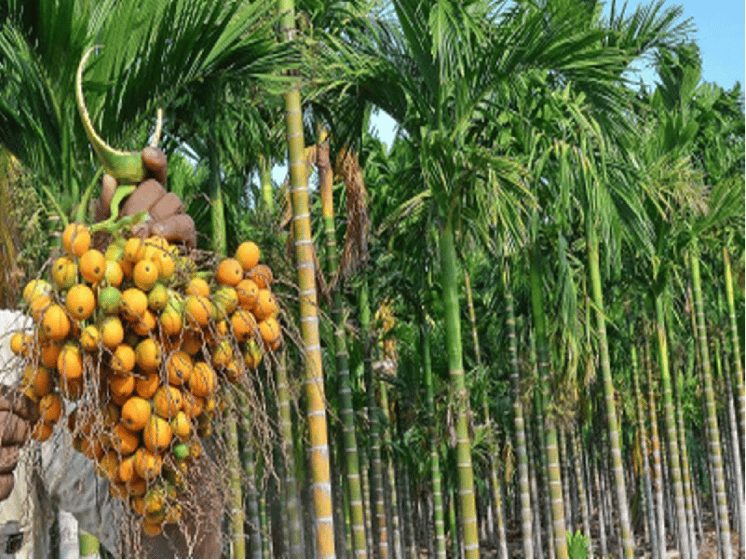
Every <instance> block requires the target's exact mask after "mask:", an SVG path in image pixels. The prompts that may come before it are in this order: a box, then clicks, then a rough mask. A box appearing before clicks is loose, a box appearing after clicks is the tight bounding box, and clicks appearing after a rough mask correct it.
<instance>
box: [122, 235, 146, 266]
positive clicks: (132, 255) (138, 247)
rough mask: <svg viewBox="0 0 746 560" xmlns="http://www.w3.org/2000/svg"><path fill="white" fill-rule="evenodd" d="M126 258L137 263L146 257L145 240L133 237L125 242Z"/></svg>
mask: <svg viewBox="0 0 746 560" xmlns="http://www.w3.org/2000/svg"><path fill="white" fill-rule="evenodd" d="M123 257H124V260H126V261H128V262H131V263H133V264H134V263H136V262H139V261H141V260H142V259H143V258H144V257H145V242H144V241H143V240H142V239H140V238H139V237H131V238H129V239H128V240H127V241H126V243H125V244H124V254H123Z"/></svg>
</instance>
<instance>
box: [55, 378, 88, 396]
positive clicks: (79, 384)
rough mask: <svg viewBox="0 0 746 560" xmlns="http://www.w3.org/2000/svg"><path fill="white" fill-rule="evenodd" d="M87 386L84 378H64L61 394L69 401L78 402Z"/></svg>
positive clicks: (61, 384) (61, 382) (61, 383)
mask: <svg viewBox="0 0 746 560" xmlns="http://www.w3.org/2000/svg"><path fill="white" fill-rule="evenodd" d="M84 389H85V384H84V383H83V377H82V376H80V377H75V378H69V379H68V378H67V377H63V378H62V379H61V381H60V393H62V396H63V397H65V398H66V399H67V400H69V401H76V400H78V399H79V398H80V397H82V396H83V390H84Z"/></svg>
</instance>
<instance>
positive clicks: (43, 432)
mask: <svg viewBox="0 0 746 560" xmlns="http://www.w3.org/2000/svg"><path fill="white" fill-rule="evenodd" d="M53 431H54V425H53V424H51V423H49V422H37V424H36V425H35V426H34V429H33V431H32V432H31V437H32V438H34V439H35V440H36V441H47V440H48V439H49V438H50V437H51V436H52V432H53Z"/></svg>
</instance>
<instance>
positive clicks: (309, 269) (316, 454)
mask: <svg viewBox="0 0 746 560" xmlns="http://www.w3.org/2000/svg"><path fill="white" fill-rule="evenodd" d="M278 8H279V11H280V15H281V23H280V25H281V34H282V37H281V40H283V41H286V42H292V41H293V40H294V38H295V6H294V2H293V0H279V1H278ZM285 125H286V131H287V143H288V159H289V167H290V188H291V196H290V201H291V205H292V210H293V222H292V223H293V233H294V235H295V266H296V269H297V274H298V287H299V290H300V291H299V294H298V295H299V297H300V323H301V324H300V330H301V336H302V339H303V352H304V358H305V360H304V377H305V382H304V385H305V387H304V389H305V394H306V401H307V407H308V410H307V412H306V415H307V418H308V423H309V434H310V444H311V450H310V455H311V460H310V466H311V477H312V494H313V506H314V530H315V536H316V539H315V540H316V556H317V557H318V558H334V557H335V550H334V516H333V507H332V485H331V473H330V467H329V443H328V439H327V437H328V436H327V432H328V430H327V420H326V408H325V400H326V399H325V397H324V371H323V368H322V364H321V342H320V337H319V318H318V315H317V297H316V278H315V274H314V270H315V268H314V267H315V265H314V259H313V240H312V237H311V219H310V218H311V216H310V208H309V203H308V180H307V177H306V163H305V159H304V157H303V156H304V152H305V150H304V140H303V118H302V113H301V101H300V84H299V81H298V80H297V79H296V80H293V82H292V84H291V85H290V86H289V89H288V92H287V93H286V94H285Z"/></svg>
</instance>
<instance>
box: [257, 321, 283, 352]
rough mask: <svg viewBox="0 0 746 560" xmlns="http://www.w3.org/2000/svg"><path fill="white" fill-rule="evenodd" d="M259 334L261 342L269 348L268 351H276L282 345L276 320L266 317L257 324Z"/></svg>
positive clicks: (280, 332) (280, 333)
mask: <svg viewBox="0 0 746 560" xmlns="http://www.w3.org/2000/svg"><path fill="white" fill-rule="evenodd" d="M259 332H260V333H261V335H262V340H263V341H264V343H265V344H266V345H267V346H269V348H270V350H277V348H279V347H280V344H281V343H282V331H281V330H280V324H279V323H278V322H277V320H276V319H274V318H272V317H268V318H267V319H265V320H264V321H261V322H260V323H259Z"/></svg>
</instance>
